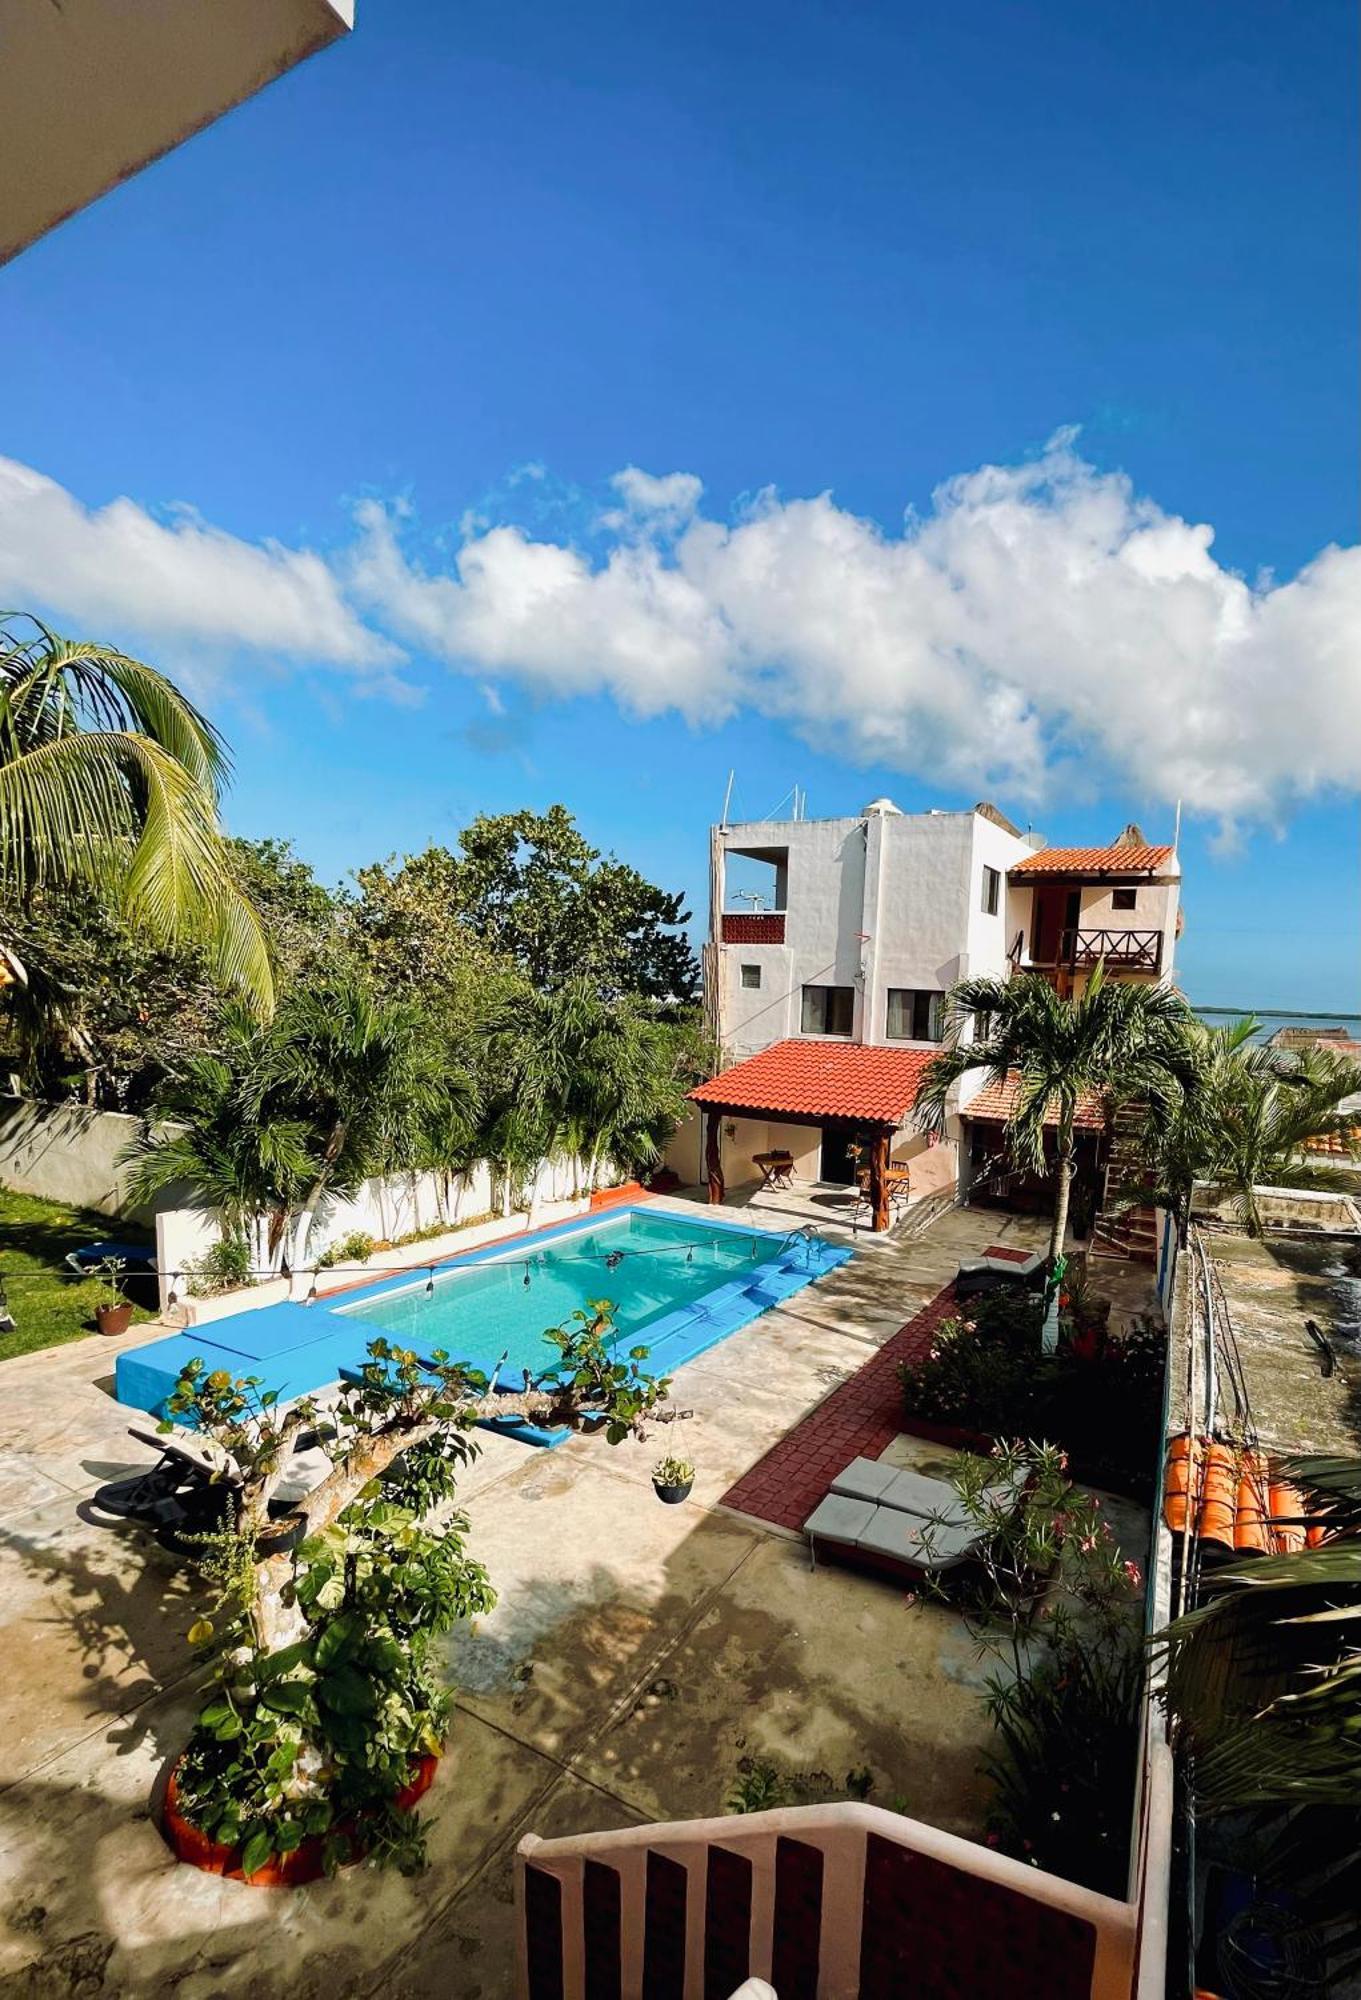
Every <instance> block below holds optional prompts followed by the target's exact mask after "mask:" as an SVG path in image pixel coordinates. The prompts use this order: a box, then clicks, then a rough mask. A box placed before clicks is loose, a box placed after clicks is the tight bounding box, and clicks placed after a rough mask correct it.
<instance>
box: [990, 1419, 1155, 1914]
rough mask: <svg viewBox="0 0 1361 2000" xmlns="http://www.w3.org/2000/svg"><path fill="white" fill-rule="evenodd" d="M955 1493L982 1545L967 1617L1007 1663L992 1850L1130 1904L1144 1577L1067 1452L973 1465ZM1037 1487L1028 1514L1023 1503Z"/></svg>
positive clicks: (1013, 1454)
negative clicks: (1073, 1470)
mask: <svg viewBox="0 0 1361 2000" xmlns="http://www.w3.org/2000/svg"><path fill="white" fill-rule="evenodd" d="M955 1484H956V1488H957V1491H958V1493H959V1496H960V1500H961V1503H962V1505H963V1507H964V1509H965V1512H966V1513H967V1514H968V1515H969V1517H970V1518H971V1519H972V1520H973V1522H974V1523H975V1524H976V1526H977V1527H978V1529H979V1530H980V1532H981V1537H982V1544H981V1548H982V1553H981V1562H980V1565H979V1581H978V1582H977V1583H976V1585H975V1586H974V1587H973V1589H972V1591H971V1593H970V1597H969V1601H968V1604H967V1606H966V1607H965V1608H966V1609H967V1612H968V1614H969V1616H970V1618H971V1622H972V1624H973V1627H974V1630H975V1633H976V1635H977V1637H978V1638H979V1641H980V1643H981V1644H982V1645H983V1647H984V1648H985V1649H986V1650H987V1651H988V1652H989V1653H990V1654H991V1655H992V1657H993V1658H994V1659H995V1661H996V1663H997V1664H996V1669H995V1671H994V1672H992V1673H991V1674H990V1675H989V1677H988V1680H987V1684H986V1689H987V1691H986V1694H985V1697H984V1699H985V1704H986V1707H987V1712H988V1715H989V1717H990V1719H991V1721H992V1723H993V1725H994V1727H995V1729H996V1731H997V1747H996V1748H995V1749H994V1750H991V1751H990V1752H989V1753H988V1754H987V1756H986V1757H985V1758H984V1761H983V1770H984V1772H985V1773H986V1775H987V1776H988V1778H989V1779H990V1780H991V1783H992V1788H993V1789H992V1800H991V1804H990V1807H989V1812H988V1823H987V1824H988V1831H987V1838H988V1843H989V1845H990V1846H993V1847H997V1848H1000V1849H1001V1850H1002V1851H1003V1852H1005V1853H1007V1854H1011V1855H1014V1856H1015V1857H1016V1858H1017V1859H1018V1860H1022V1861H1028V1862H1031V1863H1033V1865H1034V1866H1036V1867H1037V1868H1044V1869H1047V1870H1050V1871H1052V1872H1053V1873H1054V1874H1057V1875H1063V1876H1065V1877H1066V1878H1067V1879H1068V1880H1069V1881H1072V1882H1079V1883H1081V1884H1083V1885H1084V1886H1085V1887H1086V1888H1089V1889H1099V1890H1101V1891H1102V1892H1103V1893H1104V1894H1106V1895H1111V1896H1123V1895H1124V1893H1125V1870H1126V1867H1127V1864H1128V1855H1129V1834H1130V1820H1131V1814H1132V1810H1133V1784H1134V1772H1135V1758H1136V1753H1137V1747H1138V1719H1139V1695H1140V1690H1141V1688H1142V1684H1143V1652H1142V1645H1141V1632H1142V1627H1141V1622H1140V1619H1139V1615H1138V1613H1139V1606H1140V1602H1141V1598H1142V1589H1143V1574H1142V1571H1141V1569H1140V1567H1139V1565H1138V1563H1137V1562H1133V1561H1131V1560H1129V1559H1128V1558H1125V1557H1122V1555H1121V1553H1120V1550H1119V1548H1118V1546H1117V1544H1116V1542H1115V1538H1114V1536H1113V1535H1112V1533H1111V1530H1110V1527H1109V1525H1108V1524H1107V1522H1106V1520H1105V1518H1104V1516H1103V1513H1102V1508H1101V1502H1100V1499H1099V1498H1098V1497H1097V1496H1096V1495H1094V1494H1090V1493H1083V1492H1080V1491H1079V1490H1078V1489H1077V1488H1075V1487H1074V1486H1073V1485H1072V1484H1071V1482H1070V1480H1069V1478H1068V1461H1067V1457H1066V1454H1065V1453H1064V1452H1063V1451H1062V1450H1061V1449H1060V1448H1059V1447H1057V1446H1055V1445H1034V1444H1020V1443H1018V1444H1011V1445H1001V1444H999V1445H997V1446H995V1447H994V1449H993V1452H992V1455H991V1456H990V1457H987V1458H982V1457H974V1456H966V1457H964V1458H962V1459H961V1461H960V1464H959V1468H958V1471H957V1473H956V1479H955ZM1022 1488H1023V1497H1022V1498H1021V1500H1020V1504H1019V1505H1018V1504H1017V1502H1016V1497H1015V1496H1016V1494H1017V1492H1018V1491H1021V1490H1022Z"/></svg>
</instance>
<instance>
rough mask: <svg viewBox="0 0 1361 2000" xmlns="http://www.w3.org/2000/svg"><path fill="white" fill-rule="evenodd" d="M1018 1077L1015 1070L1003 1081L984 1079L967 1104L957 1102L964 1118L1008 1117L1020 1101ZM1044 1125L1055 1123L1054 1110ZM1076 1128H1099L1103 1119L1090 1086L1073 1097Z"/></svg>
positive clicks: (1019, 1080)
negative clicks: (1089, 1088) (1075, 1100)
mask: <svg viewBox="0 0 1361 2000" xmlns="http://www.w3.org/2000/svg"><path fill="white" fill-rule="evenodd" d="M1020 1099H1021V1079H1020V1077H1019V1075H1018V1074H1017V1073H1016V1071H1015V1070H1013V1071H1012V1073H1011V1075H1010V1076H1009V1077H1008V1078H1007V1080H1006V1082H1005V1083H985V1084H984V1086H983V1088H982V1089H981V1090H980V1091H979V1093H978V1095H977V1097H971V1098H970V1099H969V1101H968V1103H967V1104H962V1105H961V1106H960V1115H961V1117H964V1118H989V1119H997V1120H999V1121H1005V1120H1006V1119H1008V1118H1010V1117H1011V1116H1012V1114H1013V1112H1014V1111H1015V1109H1016V1106H1017V1105H1018V1104H1019V1103H1020ZM1044 1122H1045V1124H1046V1125H1057V1123H1058V1118H1057V1116H1056V1114H1055V1113H1054V1112H1052V1111H1051V1112H1049V1113H1047V1114H1046V1117H1045V1121H1044ZM1073 1123H1074V1125H1075V1126H1076V1127H1077V1128H1078V1130H1079V1131H1091V1132H1099V1131H1101V1130H1102V1129H1103V1127H1104V1126H1105V1123H1106V1108H1105V1106H1104V1105H1103V1104H1102V1102H1101V1099H1100V1097H1099V1096H1098V1095H1097V1093H1096V1092H1095V1091H1094V1090H1084V1091H1083V1092H1082V1094H1081V1096H1080V1097H1079V1098H1078V1101H1077V1114H1076V1116H1075V1118H1074V1120H1073Z"/></svg>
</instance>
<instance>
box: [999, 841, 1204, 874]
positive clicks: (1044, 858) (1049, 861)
mask: <svg viewBox="0 0 1361 2000" xmlns="http://www.w3.org/2000/svg"><path fill="white" fill-rule="evenodd" d="M1172 852H1173V850H1172V848H1170V847H1042V848H1041V849H1040V851H1039V853H1038V854H1032V855H1031V856H1030V857H1029V858H1028V859H1027V860H1025V861H1018V862H1017V863H1016V866H1015V867H1014V868H1012V869H1010V870H1008V873H1009V874H1012V875H1155V874H1156V873H1157V872H1158V870H1159V869H1160V868H1161V867H1163V865H1164V864H1165V863H1166V862H1167V861H1168V860H1169V859H1170V857H1171V855H1172Z"/></svg>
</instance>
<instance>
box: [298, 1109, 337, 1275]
mask: <svg viewBox="0 0 1361 2000" xmlns="http://www.w3.org/2000/svg"><path fill="white" fill-rule="evenodd" d="M349 1129H350V1128H349V1123H348V1120H346V1119H344V1118H338V1119H337V1120H336V1122H335V1124H334V1125H333V1126H332V1127H331V1136H330V1138H329V1139H328V1140H327V1141H326V1151H325V1152H324V1153H323V1154H322V1156H321V1172H320V1173H319V1174H318V1175H317V1177H316V1179H315V1180H314V1181H313V1183H312V1185H311V1187H310V1188H308V1190H307V1194H306V1196H305V1197H304V1200H303V1204H302V1208H301V1209H300V1210H299V1213H298V1225H297V1228H296V1230H295V1231H294V1234H293V1269H294V1270H295V1271H300V1270H301V1269H302V1264H303V1258H304V1257H305V1256H306V1254H307V1239H308V1237H309V1236H310V1235H311V1234H312V1221H313V1218H314V1216H315V1215H316V1212H317V1209H318V1207H319V1206H320V1203H321V1198H322V1196H323V1195H324V1194H325V1192H326V1188H327V1184H328V1183H329V1181H330V1178H331V1169H332V1167H333V1166H334V1165H335V1163H336V1161H337V1160H338V1159H339V1158H340V1156H341V1154H342V1153H343V1152H344V1150H345V1140H346V1137H347V1135H348V1133H349Z"/></svg>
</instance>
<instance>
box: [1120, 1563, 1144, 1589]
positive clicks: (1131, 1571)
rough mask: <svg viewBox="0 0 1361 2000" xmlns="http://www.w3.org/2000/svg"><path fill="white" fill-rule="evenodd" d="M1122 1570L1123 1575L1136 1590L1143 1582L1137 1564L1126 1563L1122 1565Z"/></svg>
mask: <svg viewBox="0 0 1361 2000" xmlns="http://www.w3.org/2000/svg"><path fill="white" fill-rule="evenodd" d="M1123 1568H1124V1572H1125V1575H1126V1576H1127V1577H1128V1578H1129V1580H1130V1582H1131V1583H1132V1584H1133V1585H1134V1587H1135V1589H1136V1590H1137V1589H1138V1587H1139V1585H1140V1584H1141V1583H1142V1582H1143V1580H1144V1573H1143V1571H1142V1570H1141V1569H1140V1567H1139V1565H1138V1563H1136V1562H1127V1563H1125V1564H1124V1565H1123Z"/></svg>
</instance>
